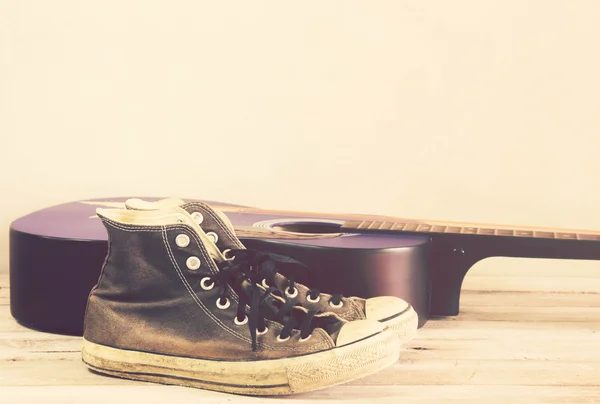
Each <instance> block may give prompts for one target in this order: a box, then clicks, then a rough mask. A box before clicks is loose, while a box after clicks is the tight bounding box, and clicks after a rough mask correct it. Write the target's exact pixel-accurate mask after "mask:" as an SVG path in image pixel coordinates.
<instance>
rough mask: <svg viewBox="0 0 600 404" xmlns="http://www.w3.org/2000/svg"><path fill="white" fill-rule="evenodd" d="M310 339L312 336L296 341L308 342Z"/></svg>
mask: <svg viewBox="0 0 600 404" xmlns="http://www.w3.org/2000/svg"><path fill="white" fill-rule="evenodd" d="M310 337H312V334H308V337H306V338H300V339H299V340H298V341H299V342H304V341H308V340H309V339H310Z"/></svg>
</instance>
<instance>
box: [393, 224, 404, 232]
mask: <svg viewBox="0 0 600 404" xmlns="http://www.w3.org/2000/svg"><path fill="white" fill-rule="evenodd" d="M405 226H406V223H403V222H394V224H393V225H392V230H399V231H402V230H404V227H405Z"/></svg>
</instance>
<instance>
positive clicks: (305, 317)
mask: <svg viewBox="0 0 600 404" xmlns="http://www.w3.org/2000/svg"><path fill="white" fill-rule="evenodd" d="M218 266H219V272H218V273H216V274H214V273H203V274H199V275H201V276H203V278H202V282H203V283H204V284H205V285H206V286H207V287H209V288H212V287H213V285H214V286H216V287H218V288H220V289H221V290H220V297H219V299H218V303H219V304H220V305H223V306H224V305H226V304H227V302H228V297H227V294H228V289H227V286H230V287H231V288H232V289H233V290H234V291H235V292H236V293H237V295H238V298H239V300H238V306H237V314H236V320H237V322H238V324H241V323H243V322H244V321H246V317H247V320H248V327H249V329H250V335H251V337H252V351H256V350H257V345H256V335H257V332H258V333H260V334H262V333H263V332H265V331H266V325H265V318H268V319H270V320H273V321H276V322H278V323H280V324H283V328H282V330H281V333H280V334H279V336H278V339H279V340H280V341H285V340H287V339H288V338H289V337H290V336H291V332H292V330H293V329H299V330H300V338H301V339H302V340H306V339H308V338H309V337H310V335H311V334H312V332H313V331H314V329H315V328H316V325H315V324H314V322H313V319H314V317H315V315H316V314H318V313H319V311H318V310H308V312H305V311H303V310H300V309H299V308H298V307H295V305H294V302H293V301H291V300H288V299H285V298H284V302H281V301H279V300H277V299H275V298H274V297H273V295H272V294H277V293H278V289H277V288H276V287H270V288H268V289H267V290H266V291H264V292H263V291H262V289H261V288H260V287H259V286H258V285H257V283H258V282H259V281H260V280H259V275H258V271H257V269H256V268H257V267H256V266H253V265H252V264H251V262H249V261H245V260H241V259H240V260H237V261H236V262H233V261H230V260H229V261H223V262H222V263H220V264H219V265H218ZM244 282H248V283H249V285H246V287H244V285H243V284H244ZM211 284H212V285H211ZM265 305H271V306H272V307H274V308H275V309H276V310H277V311H275V312H274V314H266V313H265ZM247 307H249V308H250V309H249V310H247ZM272 311H273V310H271V312H272Z"/></svg>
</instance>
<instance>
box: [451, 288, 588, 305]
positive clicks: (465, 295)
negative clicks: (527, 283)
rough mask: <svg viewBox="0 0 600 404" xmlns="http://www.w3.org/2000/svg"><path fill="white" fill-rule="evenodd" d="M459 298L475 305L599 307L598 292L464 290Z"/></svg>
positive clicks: (465, 303)
mask: <svg viewBox="0 0 600 404" xmlns="http://www.w3.org/2000/svg"><path fill="white" fill-rule="evenodd" d="M460 300H461V303H462V305H465V306H475V307H485V306H499V307H503V306H504V307H511V306H516V307H600V293H570V292H566V293H565V292H558V293H556V292H529V291H506V292H505V291H497V290H487V291H480V290H465V291H463V292H462V293H461V297H460Z"/></svg>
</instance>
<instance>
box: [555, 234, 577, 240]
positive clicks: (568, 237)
mask: <svg viewBox="0 0 600 404" xmlns="http://www.w3.org/2000/svg"><path fill="white" fill-rule="evenodd" d="M556 238H559V239H562V240H577V234H576V233H556Z"/></svg>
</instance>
